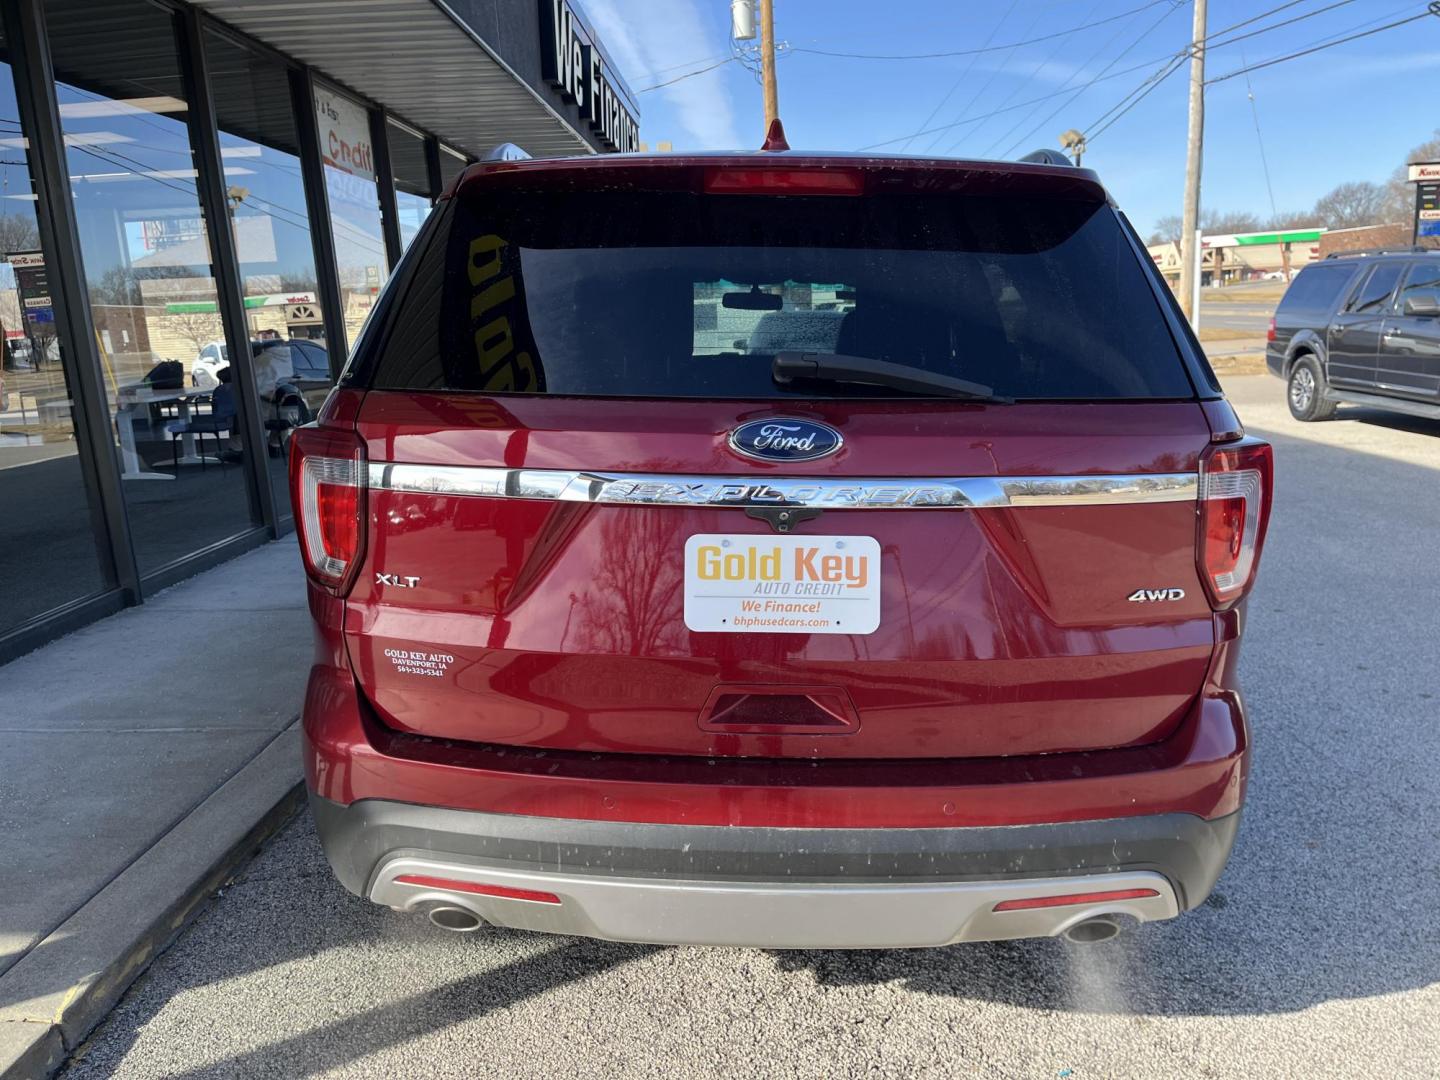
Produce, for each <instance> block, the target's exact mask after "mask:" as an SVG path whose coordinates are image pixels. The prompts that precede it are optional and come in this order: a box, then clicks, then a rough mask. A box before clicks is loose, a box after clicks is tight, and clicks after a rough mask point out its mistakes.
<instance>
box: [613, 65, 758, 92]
mask: <svg viewBox="0 0 1440 1080" xmlns="http://www.w3.org/2000/svg"><path fill="white" fill-rule="evenodd" d="M738 59H739V57H738V56H727V57H726V58H725V59H724V60H720V61H717V62H716V63H713V64H711V65H709V66H708V67H703V68H700V69H699V70H698V71H687V72H686V73H685V74H684V75H677V76H675V78H673V79H666V80H665V81H664V82H660V83H656V84H655V85H654V86H647V87H645V89H643V90H636V91H635V93H637V94H648V93H650V91H652V90H659V89H660V88H661V87H663V86H674V85H675V84H676V83H678V82H684V81H685V80H686V79H693V78H694V77H695V76H696V75H704V74H705V73H706V72H707V71H714V70H715V69H716V68H718V67H724V66H725V65H726V64H733V63H734V62H735V61H736V60H738Z"/></svg>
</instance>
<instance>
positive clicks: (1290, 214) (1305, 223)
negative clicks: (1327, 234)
mask: <svg viewBox="0 0 1440 1080" xmlns="http://www.w3.org/2000/svg"><path fill="white" fill-rule="evenodd" d="M1323 224H1324V222H1322V221H1321V220H1320V219H1319V218H1318V217H1316V216H1315V211H1314V210H1282V211H1280V212H1279V213H1278V214H1273V215H1271V217H1270V218H1269V219H1268V220H1266V222H1265V228H1267V229H1318V228H1319V227H1320V226H1321V225H1323Z"/></svg>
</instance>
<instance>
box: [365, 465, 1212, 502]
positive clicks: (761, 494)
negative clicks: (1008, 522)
mask: <svg viewBox="0 0 1440 1080" xmlns="http://www.w3.org/2000/svg"><path fill="white" fill-rule="evenodd" d="M367 478H368V481H369V486H370V487H371V488H374V489H376V490H379V491H398V492H411V493H415V494H424V495H465V496H476V497H480V498H490V499H541V500H549V501H556V502H584V503H596V504H602V505H616V506H734V507H765V506H795V507H814V508H817V509H822V510H946V509H950V510H954V509H960V510H964V509H985V508H991V507H1011V506H1093V505H1102V506H1103V505H1112V504H1129V503H1157V502H1194V501H1195V498H1196V495H1197V492H1198V486H1199V483H1198V477H1197V474H1195V473H1135V474H1122V475H1112V476H971V477H951V478H944V477H935V478H931V477H919V478H915V477H912V478H835V477H773V478H772V477H766V478H759V477H753V476H749V477H727V476H685V475H669V474H659V473H657V474H648V473H598V472H578V471H566V470H561V469H500V468H483V467H477V466H458V465H408V464H400V463H391V462H380V461H377V462H371V463H370V466H369V470H368V477H367Z"/></svg>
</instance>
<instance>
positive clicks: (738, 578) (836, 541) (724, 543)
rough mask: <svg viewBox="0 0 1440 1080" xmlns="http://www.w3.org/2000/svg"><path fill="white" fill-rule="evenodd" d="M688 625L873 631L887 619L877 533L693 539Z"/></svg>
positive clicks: (725, 629)
mask: <svg viewBox="0 0 1440 1080" xmlns="http://www.w3.org/2000/svg"><path fill="white" fill-rule="evenodd" d="M685 625H686V626H687V627H689V628H690V629H691V630H699V631H709V632H719V633H741V634H757V633H759V634H870V633H873V632H874V631H875V629H876V628H877V627H878V626H879V625H880V544H879V542H878V541H876V539H875V538H874V537H873V536H754V535H744V536H733V535H726V534H723V533H701V534H699V535H696V536H692V537H690V538H689V539H688V540H686V541H685Z"/></svg>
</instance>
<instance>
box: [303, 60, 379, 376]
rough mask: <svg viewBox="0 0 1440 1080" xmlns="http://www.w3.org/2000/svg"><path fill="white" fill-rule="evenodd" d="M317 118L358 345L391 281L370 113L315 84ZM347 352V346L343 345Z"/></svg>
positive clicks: (346, 314)
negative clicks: (368, 318) (367, 319)
mask: <svg viewBox="0 0 1440 1080" xmlns="http://www.w3.org/2000/svg"><path fill="white" fill-rule="evenodd" d="M315 117H316V121H317V122H318V126H319V131H320V153H321V157H322V159H323V160H324V163H325V164H324V172H325V191H326V194H327V195H328V196H329V200H330V227H331V232H332V233H333V235H334V237H335V264H336V271H337V273H338V276H339V279H340V299H341V302H342V303H343V304H344V311H343V321H344V323H345V335H346V338H347V341H354V340H355V337H356V335H357V334H358V333H359V332H360V327H361V325H363V324H364V322H365V317H366V316H367V315H369V314H370V309H371V308H372V307H374V306H375V297H376V296H377V295H378V294H379V292H380V286H381V285H383V284H384V283H385V279H386V278H387V277H389V276H390V270H389V260H388V259H387V258H386V255H385V234H384V232H383V231H382V229H381V225H380V189H379V187H378V185H377V184H376V182H375V153H374V144H373V142H372V140H371V138H370V113H369V111H368V110H367V109H366V108H365V106H363V105H362V104H360V103H359V102H357V101H355V100H353V99H352V98H349V97H347V96H346V95H344V94H342V93H340V92H339V91H338V90H335V89H334V88H333V87H330V86H328V85H327V84H325V83H323V82H320V81H317V82H316V83H315ZM337 347H339V348H341V349H342V351H343V349H344V348H345V347H346V342H341V343H338V345H337Z"/></svg>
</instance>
